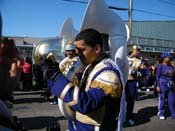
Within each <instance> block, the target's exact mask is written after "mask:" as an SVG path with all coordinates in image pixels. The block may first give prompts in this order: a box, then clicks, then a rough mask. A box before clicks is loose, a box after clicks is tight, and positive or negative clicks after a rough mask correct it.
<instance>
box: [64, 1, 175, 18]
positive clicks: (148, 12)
mask: <svg viewBox="0 0 175 131" xmlns="http://www.w3.org/2000/svg"><path fill="white" fill-rule="evenodd" d="M62 1H66V2H74V3H81V4H88V2H83V1H79V0H62ZM159 1H165V0H159ZM166 2H167V1H166ZM169 4H170V3H169ZM108 7H109V8H110V9H114V10H123V11H126V10H129V9H128V8H121V7H113V6H108ZM133 11H137V12H142V13H146V14H152V15H157V16H162V17H168V18H175V16H170V15H165V14H159V13H155V12H150V11H145V10H138V9H133Z"/></svg>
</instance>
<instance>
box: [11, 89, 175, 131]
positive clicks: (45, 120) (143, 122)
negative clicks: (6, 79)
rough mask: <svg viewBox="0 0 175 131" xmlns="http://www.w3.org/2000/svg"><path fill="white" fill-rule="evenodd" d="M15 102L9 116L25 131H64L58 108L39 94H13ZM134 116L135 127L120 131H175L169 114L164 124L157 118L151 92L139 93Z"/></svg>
mask: <svg viewBox="0 0 175 131" xmlns="http://www.w3.org/2000/svg"><path fill="white" fill-rule="evenodd" d="M14 99H15V100H14V107H13V109H12V113H13V115H14V116H17V117H18V118H19V119H20V121H21V122H22V125H23V126H24V127H25V128H26V129H27V130H28V131H46V129H47V127H48V126H49V124H50V123H51V125H52V123H59V124H60V127H61V131H65V130H66V129H67V120H66V119H65V118H64V117H63V116H62V114H61V113H60V111H59V109H58V106H57V105H51V104H50V103H49V101H47V100H45V99H44V97H42V96H41V95H40V93H39V92H15V95H14ZM167 112H168V110H167ZM134 113H135V119H136V125H134V126H127V125H124V126H123V131H175V120H173V119H171V117H170V115H169V113H167V118H166V120H159V118H158V117H157V98H156V97H153V92H152V91H150V92H146V91H142V92H140V93H139V100H138V101H136V102H135V108H134Z"/></svg>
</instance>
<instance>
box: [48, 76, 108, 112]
mask: <svg viewBox="0 0 175 131" xmlns="http://www.w3.org/2000/svg"><path fill="white" fill-rule="evenodd" d="M51 92H52V93H53V94H54V95H55V96H57V97H59V98H60V99H62V100H63V101H64V102H65V103H67V104H68V105H69V106H71V107H72V109H74V110H76V111H78V112H80V113H83V114H86V113H90V112H93V111H94V110H95V109H97V108H98V107H100V106H101V105H103V103H104V102H105V97H106V95H105V93H104V91H103V90H102V89H99V88H90V89H89V90H88V91H87V92H86V91H84V90H81V89H80V88H79V87H77V86H75V85H73V84H72V83H71V82H70V81H69V80H68V79H67V78H66V77H65V76H63V75H62V76H60V77H59V78H58V79H57V80H56V81H55V83H54V84H53V86H52V88H51Z"/></svg>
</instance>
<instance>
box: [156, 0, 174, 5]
mask: <svg viewBox="0 0 175 131" xmlns="http://www.w3.org/2000/svg"><path fill="white" fill-rule="evenodd" d="M159 1H160V2H162V3H165V4H169V5H175V1H174V0H171V1H172V2H170V1H167V0H159Z"/></svg>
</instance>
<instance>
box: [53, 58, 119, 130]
mask: <svg viewBox="0 0 175 131" xmlns="http://www.w3.org/2000/svg"><path fill="white" fill-rule="evenodd" d="M84 79H86V80H85V81H84ZM52 93H53V94H54V95H56V96H57V97H59V98H60V99H62V100H63V101H64V102H65V103H66V104H68V105H69V107H70V108H71V109H72V110H73V111H74V112H75V113H74V115H75V116H74V117H75V118H74V120H73V121H74V128H73V127H72V126H69V130H70V131H104V130H108V131H115V130H116V128H117V124H116V119H115V118H116V116H117V115H118V113H119V109H120V108H119V107H120V98H121V93H122V84H121V80H120V74H119V71H118V69H117V67H116V64H115V63H114V62H113V61H112V60H111V59H109V58H101V59H100V60H98V62H96V64H93V63H92V64H90V65H88V66H87V67H86V69H85V70H84V72H83V77H82V80H81V84H80V86H79V87H78V86H76V85H74V84H73V83H72V82H71V81H69V80H68V79H67V78H66V77H65V76H64V75H59V76H58V77H57V80H56V81H55V82H54V84H53V86H52ZM69 121H70V120H69ZM111 125H114V126H115V127H114V126H111Z"/></svg>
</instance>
